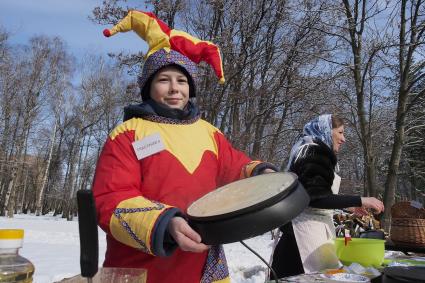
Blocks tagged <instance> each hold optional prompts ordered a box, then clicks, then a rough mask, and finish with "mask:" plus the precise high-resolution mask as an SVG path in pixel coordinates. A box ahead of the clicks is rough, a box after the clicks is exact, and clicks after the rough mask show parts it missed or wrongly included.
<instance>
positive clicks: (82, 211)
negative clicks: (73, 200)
mask: <svg viewBox="0 0 425 283" xmlns="http://www.w3.org/2000/svg"><path fill="white" fill-rule="evenodd" d="M77 204H78V228H79V233H80V268H81V276H83V277H87V278H88V282H91V278H92V277H94V276H95V275H96V273H97V270H98V262H99V242H98V234H97V218H96V207H95V203H94V198H93V193H92V191H91V190H79V191H78V192H77Z"/></svg>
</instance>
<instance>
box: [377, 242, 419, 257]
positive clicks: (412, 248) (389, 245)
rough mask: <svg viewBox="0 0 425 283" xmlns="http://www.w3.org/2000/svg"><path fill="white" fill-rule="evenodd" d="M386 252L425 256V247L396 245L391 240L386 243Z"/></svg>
mask: <svg viewBox="0 0 425 283" xmlns="http://www.w3.org/2000/svg"><path fill="white" fill-rule="evenodd" d="M385 250H388V251H399V252H403V253H405V254H408V253H409V252H410V253H423V254H425V247H420V246H407V245H400V244H395V243H393V242H392V241H391V240H387V241H386V242H385Z"/></svg>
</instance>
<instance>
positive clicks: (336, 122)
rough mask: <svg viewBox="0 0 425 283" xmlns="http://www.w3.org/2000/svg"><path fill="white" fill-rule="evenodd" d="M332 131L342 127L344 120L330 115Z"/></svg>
mask: <svg viewBox="0 0 425 283" xmlns="http://www.w3.org/2000/svg"><path fill="white" fill-rule="evenodd" d="M331 119H332V129H336V128H339V127H341V126H343V125H344V120H343V119H342V118H341V117H339V116H338V115H332V116H331Z"/></svg>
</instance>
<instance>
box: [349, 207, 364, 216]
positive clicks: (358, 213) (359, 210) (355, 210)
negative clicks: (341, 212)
mask: <svg viewBox="0 0 425 283" xmlns="http://www.w3.org/2000/svg"><path fill="white" fill-rule="evenodd" d="M347 210H348V211H349V212H351V213H353V214H354V215H355V216H366V215H369V212H368V211H367V210H366V209H365V208H364V207H348V208H347Z"/></svg>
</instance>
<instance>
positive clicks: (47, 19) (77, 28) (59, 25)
mask: <svg viewBox="0 0 425 283" xmlns="http://www.w3.org/2000/svg"><path fill="white" fill-rule="evenodd" d="M101 3H102V0H0V25H1V26H2V27H3V28H4V29H6V31H8V32H9V33H10V37H9V40H10V42H11V43H18V44H27V43H28V40H29V38H31V37H32V36H35V35H47V36H60V37H61V38H62V39H63V40H64V41H65V43H66V44H67V47H68V50H69V51H70V52H71V53H72V54H74V55H75V56H76V57H79V56H81V55H83V54H84V53H86V52H89V53H102V54H106V53H108V52H119V51H125V52H127V53H136V52H138V51H146V45H145V43H144V42H143V40H142V39H141V38H139V37H138V36H137V35H136V34H135V33H134V32H127V33H121V34H117V35H116V36H113V37H110V38H106V37H104V36H103V34H102V31H103V29H105V28H107V27H108V28H110V27H111V26H101V25H98V24H95V23H93V22H91V21H90V20H89V19H88V16H89V15H91V11H92V10H93V8H94V7H95V6H99V5H101Z"/></svg>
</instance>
